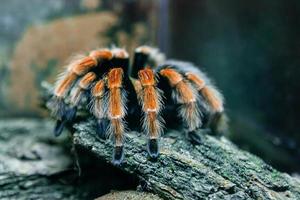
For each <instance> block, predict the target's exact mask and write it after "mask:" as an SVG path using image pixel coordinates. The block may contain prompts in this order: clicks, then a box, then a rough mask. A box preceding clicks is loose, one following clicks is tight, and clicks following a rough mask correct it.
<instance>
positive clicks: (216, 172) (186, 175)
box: [44, 85, 300, 200]
mask: <svg viewBox="0 0 300 200" xmlns="http://www.w3.org/2000/svg"><path fill="white" fill-rule="evenodd" d="M44 87H46V94H45V95H44V99H45V100H47V99H48V97H49V91H50V88H49V86H47V85H44ZM72 131H73V134H72V135H73V137H72V141H73V144H74V146H75V149H77V150H78V151H81V150H84V151H86V152H87V153H88V154H91V155H94V156H96V157H97V158H98V159H96V160H99V161H100V162H101V163H102V164H106V165H108V166H110V165H111V164H110V161H111V156H112V152H113V144H112V142H111V141H109V140H103V139H100V138H99V137H98V136H97V135H96V133H95V122H94V119H92V118H89V117H88V116H83V121H79V122H76V123H75V124H74V126H73V129H72ZM198 134H199V135H200V137H201V141H202V142H201V144H200V145H192V144H191V143H190V142H189V141H188V140H187V139H186V138H185V136H184V133H183V131H182V130H168V131H167V133H166V134H165V135H164V136H163V137H162V138H161V140H160V147H161V148H160V156H159V158H158V159H157V160H151V159H150V158H149V157H148V154H147V151H146V140H147V138H146V136H145V135H143V134H141V133H137V132H129V133H128V134H127V136H126V142H125V160H124V163H123V164H122V165H121V166H120V167H119V169H120V170H122V171H124V172H126V173H127V174H129V175H130V176H132V177H136V178H138V180H140V184H141V185H140V188H142V189H143V190H148V191H151V192H153V193H154V194H157V195H158V196H160V197H162V198H164V199H191V200H192V199H193V200H194V199H270V200H272V199H300V180H299V179H297V178H295V177H291V176H290V175H288V174H286V173H281V172H279V171H277V170H275V169H274V168H272V167H271V166H270V165H268V164H266V163H265V162H264V161H262V160H261V159H260V158H258V157H257V156H254V155H252V154H250V153H248V152H245V151H243V150H241V149H239V148H237V147H236V146H235V145H234V144H233V143H231V142H230V141H229V140H227V139H226V138H225V137H221V138H216V137H213V136H210V135H206V134H202V133H201V132H199V133H198ZM241 134H242V133H241ZM93 162H94V161H93ZM113 169H115V168H114V167H111V170H113ZM99 173H101V171H99Z"/></svg>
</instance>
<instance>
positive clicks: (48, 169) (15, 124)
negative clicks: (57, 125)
mask: <svg viewBox="0 0 300 200" xmlns="http://www.w3.org/2000/svg"><path fill="white" fill-rule="evenodd" d="M52 126H53V124H52V123H50V122H47V121H44V120H36V119H35V120H29V119H18V120H12V119H7V120H1V121H0V199H18V200H20V199H26V200H27V199H81V198H85V197H86V195H85V194H84V193H82V192H79V191H78V190H77V189H76V187H75V186H74V185H72V184H64V182H63V180H64V178H66V175H67V174H68V172H69V171H70V170H71V169H72V168H70V167H71V166H72V159H71V157H70V155H69V154H70V152H67V151H66V150H65V148H64V147H65V146H64V144H63V143H62V141H63V138H61V139H55V138H53V136H52V135H51V134H50V133H51V130H52Z"/></svg>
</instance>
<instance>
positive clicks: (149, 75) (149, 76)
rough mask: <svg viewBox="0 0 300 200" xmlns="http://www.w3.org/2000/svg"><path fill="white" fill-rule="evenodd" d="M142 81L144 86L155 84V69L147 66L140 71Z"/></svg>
mask: <svg viewBox="0 0 300 200" xmlns="http://www.w3.org/2000/svg"><path fill="white" fill-rule="evenodd" d="M138 76H139V79H140V82H141V84H142V86H148V85H154V84H155V76H154V73H153V70H151V69H149V68H146V69H142V70H140V71H139V73H138Z"/></svg>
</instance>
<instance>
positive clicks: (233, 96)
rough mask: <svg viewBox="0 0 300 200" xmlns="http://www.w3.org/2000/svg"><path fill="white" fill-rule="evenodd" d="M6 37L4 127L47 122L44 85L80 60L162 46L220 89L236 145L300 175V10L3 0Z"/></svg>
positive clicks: (289, 6) (258, 4)
mask: <svg viewBox="0 0 300 200" xmlns="http://www.w3.org/2000/svg"><path fill="white" fill-rule="evenodd" d="M0 27H1V28H0V44H1V45H0V116H1V117H2V118H4V117H16V116H28V117H41V116H47V114H46V113H44V112H43V111H42V110H41V109H39V89H40V83H41V81H43V80H47V81H50V82H53V80H54V77H55V75H56V74H57V73H58V72H59V71H60V70H61V68H62V67H63V65H64V64H65V63H66V60H67V59H68V57H70V56H71V55H73V54H76V53H79V52H86V51H89V50H91V49H93V48H97V47H103V46H109V45H111V44H116V45H120V46H122V47H126V48H127V49H128V50H129V51H132V49H133V48H135V47H136V46H138V45H140V44H150V45H156V46H159V47H160V48H161V49H162V50H163V51H164V52H165V53H166V54H167V55H168V57H172V58H178V59H183V60H189V61H192V62H194V63H196V64H197V65H199V66H200V67H201V68H202V69H203V70H204V71H206V72H207V73H208V74H209V76H210V77H212V78H213V79H214V80H215V82H216V84H217V86H218V87H219V88H220V89H221V90H222V91H223V93H224V96H225V98H226V109H227V112H228V114H229V117H230V119H231V122H230V127H231V131H230V134H229V135H228V137H230V139H231V140H232V141H234V142H235V143H236V144H237V145H238V146H240V147H242V148H243V149H246V150H249V151H251V152H253V153H255V154H257V155H259V156H260V157H262V158H263V159H264V160H265V161H267V162H269V163H271V164H272V165H273V166H275V167H276V168H278V169H279V170H281V171H287V172H289V173H299V172H300V148H299V146H300V135H299V129H298V124H300V118H299V117H298V113H299V112H300V106H299V105H298V103H299V102H300V95H299V91H300V78H299V77H300V68H299V66H300V65H299V64H300V60H299V58H300V39H299V36H300V2H299V1H296V0H290V1H283V0H281V1H272V0H255V1H238V0H230V1H217V0H199V1H192V0H190V1H185V0H172V1H171V0H162V1H158V0H157V1H146V0H141V1H133V0H124V1H121V0H112V1H108V0H106V1H105V0H51V1H47V0H27V1H23V0H3V1H1V4H0Z"/></svg>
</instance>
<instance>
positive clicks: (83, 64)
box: [72, 56, 97, 75]
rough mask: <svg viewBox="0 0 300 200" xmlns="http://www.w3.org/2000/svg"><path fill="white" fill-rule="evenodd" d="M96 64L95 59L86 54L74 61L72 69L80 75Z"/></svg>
mask: <svg viewBox="0 0 300 200" xmlns="http://www.w3.org/2000/svg"><path fill="white" fill-rule="evenodd" d="M96 65H97V61H96V60H95V59H93V58H92V57H90V56H88V57H85V58H83V59H82V60H80V61H78V62H76V63H75V64H74V67H73V69H72V70H73V72H74V73H76V74H77V75H82V74H84V73H86V72H87V71H88V70H90V69H91V68H93V67H95V66H96Z"/></svg>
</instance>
